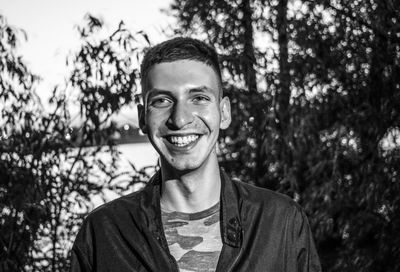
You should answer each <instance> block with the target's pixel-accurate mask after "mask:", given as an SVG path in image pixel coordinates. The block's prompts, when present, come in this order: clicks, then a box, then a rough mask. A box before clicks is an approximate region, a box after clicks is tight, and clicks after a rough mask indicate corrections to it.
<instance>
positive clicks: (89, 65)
mask: <svg viewBox="0 0 400 272" xmlns="http://www.w3.org/2000/svg"><path fill="white" fill-rule="evenodd" d="M101 29H102V21H101V20H99V19H97V18H95V17H92V16H90V15H88V16H87V17H86V25H84V26H83V27H78V30H79V33H80V35H81V38H82V47H81V49H80V50H79V52H78V53H77V54H76V55H73V56H71V57H70V60H69V63H70V67H71V76H70V77H69V79H68V80H67V81H66V82H67V84H65V86H61V85H58V86H56V87H55V88H54V92H53V95H52V98H51V99H50V101H51V112H49V111H47V110H44V108H43V106H42V105H41V103H40V101H39V98H38V97H37V96H36V95H35V92H34V89H35V83H36V82H37V81H38V80H39V79H38V77H36V76H34V75H33V74H32V73H31V72H30V71H29V70H28V68H27V67H26V65H25V64H24V62H23V59H22V58H21V57H20V56H18V55H17V52H16V46H17V41H18V37H19V35H20V33H21V31H19V30H17V29H15V28H12V27H10V26H9V25H7V23H6V20H5V18H4V17H3V16H0V76H1V77H0V78H1V80H0V88H1V89H0V105H1V113H0V114H1V115H0V124H1V127H0V137H1V140H0V209H1V211H0V212H1V215H2V216H1V220H0V234H1V236H0V246H1V252H2V254H1V259H0V270H1V271H22V270H24V271H26V270H40V271H64V270H67V267H68V259H67V253H68V250H69V248H70V247H71V243H72V240H73V239H74V237H75V235H76V232H77V230H78V228H79V226H80V223H81V221H82V219H83V216H84V215H86V214H87V212H88V211H89V210H90V209H91V208H92V207H91V204H90V198H91V197H92V196H93V195H103V194H104V191H105V190H106V189H110V190H113V191H114V192H117V193H122V192H123V191H126V190H127V189H129V187H130V186H132V185H133V184H134V183H135V182H141V181H144V180H146V179H147V178H148V174H147V173H148V171H145V169H142V170H136V169H135V168H134V167H133V168H132V171H130V172H126V173H124V172H121V171H118V168H117V163H118V158H119V153H118V151H117V149H116V148H115V144H114V142H113V140H112V139H113V138H112V135H113V134H114V133H115V131H116V126H115V124H114V123H113V122H112V116H113V115H115V113H118V112H119V111H120V109H121V108H122V107H123V105H125V104H126V103H129V102H132V101H133V99H134V93H135V91H136V79H137V77H138V75H137V70H136V69H134V68H132V67H133V65H132V62H133V61H132V58H134V57H135V56H136V55H137V48H138V46H139V45H140V42H138V41H137V40H136V38H135V37H133V35H132V34H131V33H130V32H129V31H128V30H126V29H125V27H124V25H123V23H121V24H120V25H119V27H118V29H117V30H116V31H115V32H114V33H112V34H111V35H108V36H107V37H106V38H104V39H100V40H99V39H98V38H96V35H97V34H98V32H99V31H100V30H101ZM138 38H140V37H139V36H138ZM67 94H68V96H67ZM71 94H74V95H75V96H73V95H71ZM71 97H73V98H71ZM71 103H77V104H78V105H79V108H80V120H79V121H75V124H78V126H79V127H77V128H76V127H75V128H74V129H73V128H72V125H73V121H74V120H73V118H71V116H70V104H71ZM3 252H4V254H3Z"/></svg>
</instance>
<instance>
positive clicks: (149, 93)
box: [146, 88, 171, 98]
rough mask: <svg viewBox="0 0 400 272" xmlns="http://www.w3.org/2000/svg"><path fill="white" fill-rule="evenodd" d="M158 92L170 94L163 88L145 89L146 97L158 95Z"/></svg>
mask: <svg viewBox="0 0 400 272" xmlns="http://www.w3.org/2000/svg"><path fill="white" fill-rule="evenodd" d="M159 94H166V95H170V94H171V92H170V91H167V90H163V89H157V88H152V89H150V90H148V91H146V98H150V97H152V96H155V95H159Z"/></svg>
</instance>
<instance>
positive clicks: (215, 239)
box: [161, 203, 222, 272]
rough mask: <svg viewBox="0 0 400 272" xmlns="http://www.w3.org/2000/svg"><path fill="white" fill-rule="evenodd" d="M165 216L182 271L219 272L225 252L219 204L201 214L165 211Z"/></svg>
mask: <svg viewBox="0 0 400 272" xmlns="http://www.w3.org/2000/svg"><path fill="white" fill-rule="evenodd" d="M161 216H162V222H163V226H164V232H165V236H166V238H167V242H168V247H169V251H170V252H171V254H172V256H174V258H175V259H176V261H177V263H178V266H179V270H180V271H181V272H186V271H202V272H203V271H204V272H209V271H215V269H216V267H217V263H218V258H219V254H220V252H221V249H222V241H221V232H220V226H219V203H218V204H216V205H214V206H212V207H211V208H209V209H207V210H205V211H201V212H197V213H181V212H168V211H165V210H163V209H162V211H161Z"/></svg>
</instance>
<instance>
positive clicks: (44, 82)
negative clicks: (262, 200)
mask: <svg viewBox="0 0 400 272" xmlns="http://www.w3.org/2000/svg"><path fill="white" fill-rule="evenodd" d="M399 20H400V1H399V0H380V1H378V0H368V1H367V0H359V1H344V0H322V1H307V0H280V1H275V0H269V1H266V0H230V1H228V0H220V1H215V0H204V1H192V0H169V1H161V0H157V1H146V2H143V1H138V0H130V1H128V0H116V1H113V2H112V4H111V3H109V2H106V1H104V0H102V1H99V0H98V1H94V0H86V1H76V0H73V1H57V2H56V1H50V0H38V1H28V0H13V1H11V0H1V2H0V216H1V219H0V271H67V270H68V266H69V263H68V252H69V250H70V248H71V246H72V242H73V240H74V238H75V235H76V233H77V231H78V229H79V226H80V224H81V222H82V220H83V218H84V217H85V216H86V215H87V213H88V212H90V211H91V210H92V209H94V208H95V207H97V206H98V205H100V204H102V203H104V202H107V201H110V200H111V199H113V198H115V197H118V196H121V195H124V194H128V193H130V192H133V191H135V190H139V189H140V188H141V187H143V186H144V185H145V183H146V181H147V179H148V178H149V177H150V176H151V175H152V174H153V173H154V172H155V171H156V170H157V169H158V166H157V163H158V162H157V153H156V152H155V151H154V149H153V148H152V147H151V145H150V144H149V142H148V141H147V139H146V137H145V135H143V134H142V133H141V132H140V131H139V130H138V128H137V117H136V104H137V103H138V102H139V100H140V99H139V97H140V91H141V90H140V86H139V63H140V60H141V58H142V56H143V52H144V51H145V50H146V48H148V47H149V46H151V45H154V44H156V43H158V42H160V41H163V40H166V39H168V38H171V37H174V36H190V37H194V38H199V39H201V40H204V41H206V42H207V43H209V44H211V45H213V46H214V47H215V48H216V49H217V52H218V53H219V55H220V64H221V67H222V71H223V79H224V82H225V83H224V90H225V95H227V96H229V97H230V100H231V103H232V114H233V123H232V125H231V127H230V128H229V129H228V130H226V131H223V132H221V137H220V139H219V142H218V154H219V160H220V163H221V165H222V166H223V167H224V168H225V170H226V171H227V172H228V173H230V174H231V175H232V176H235V177H238V178H240V179H241V180H243V181H245V182H248V183H251V184H254V185H257V186H261V187H265V188H269V189H272V190H275V191H279V192H282V193H285V194H287V195H289V196H290V197H292V198H293V199H294V200H295V201H296V202H298V203H299V204H300V205H302V206H303V207H304V209H305V211H306V213H307V215H308V217H309V221H310V224H311V227H312V230H313V234H314V237H315V241H316V245H317V248H318V252H319V255H320V258H321V262H322V266H323V271H400V236H399V233H400V216H399V215H400V179H399V175H400V22H399Z"/></svg>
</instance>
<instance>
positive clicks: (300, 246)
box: [293, 207, 321, 272]
mask: <svg viewBox="0 0 400 272" xmlns="http://www.w3.org/2000/svg"><path fill="white" fill-rule="evenodd" d="M293 230H294V233H293V236H294V237H293V238H294V244H295V250H296V260H297V271H299V272H320V271H321V265H320V261H319V257H318V253H317V250H316V248H315V244H314V240H313V237H312V233H311V229H310V225H309V223H308V220H307V216H306V215H305V213H304V211H303V210H302V209H301V208H300V207H298V209H296V212H295V216H294V227H293Z"/></svg>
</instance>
